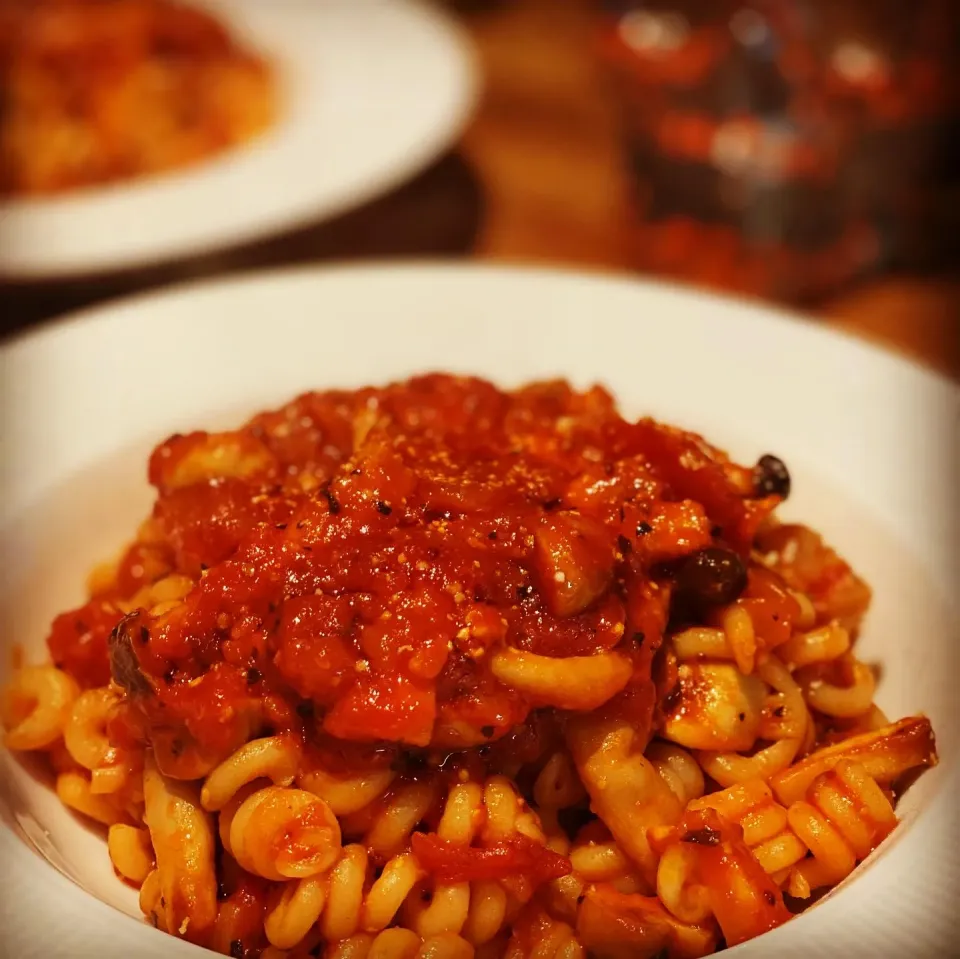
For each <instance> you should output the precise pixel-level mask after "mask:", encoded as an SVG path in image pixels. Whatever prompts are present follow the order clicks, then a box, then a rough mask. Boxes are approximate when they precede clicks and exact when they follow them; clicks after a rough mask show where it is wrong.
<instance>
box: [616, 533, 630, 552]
mask: <svg viewBox="0 0 960 959" xmlns="http://www.w3.org/2000/svg"><path fill="white" fill-rule="evenodd" d="M617 548H618V549H619V550H620V552H621V553H623V555H624V556H629V555H630V552H631V551H632V550H633V543H631V542H630V540H628V539H627V537H626V536H618V537H617Z"/></svg>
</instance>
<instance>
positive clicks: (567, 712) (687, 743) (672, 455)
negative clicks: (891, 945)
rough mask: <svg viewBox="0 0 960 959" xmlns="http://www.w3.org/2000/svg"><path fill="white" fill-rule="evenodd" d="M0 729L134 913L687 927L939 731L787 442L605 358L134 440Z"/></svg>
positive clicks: (555, 936)
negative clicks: (80, 580) (881, 631)
mask: <svg viewBox="0 0 960 959" xmlns="http://www.w3.org/2000/svg"><path fill="white" fill-rule="evenodd" d="M149 479H150V482H151V484H152V485H153V487H154V488H155V489H156V500H155V504H154V507H153V510H152V513H151V515H150V516H149V517H148V518H147V519H146V520H145V521H144V522H143V524H142V525H141V526H140V528H139V530H138V531H137V534H136V537H135V539H134V540H133V542H132V543H131V544H130V545H129V546H128V547H127V548H126V550H125V551H124V552H123V553H122V555H121V556H120V558H119V559H118V560H117V561H116V562H113V563H109V564H106V565H105V566H103V567H102V568H98V569H97V570H95V571H94V573H93V574H92V576H91V579H90V583H89V600H88V602H86V603H85V604H84V605H83V606H81V607H80V608H78V609H73V610H70V611H68V612H65V613H63V614H62V615H60V616H58V617H57V618H56V619H55V620H54V621H53V624H52V626H51V628H50V632H49V636H48V639H47V645H48V648H49V653H50V660H51V662H50V664H49V665H37V666H33V665H24V664H22V663H21V664H19V667H18V669H17V670H16V671H15V673H14V675H13V677H12V680H11V682H10V683H9V685H8V686H7V688H6V689H5V690H4V693H3V697H2V719H3V723H4V726H5V728H6V735H5V741H6V745H7V747H8V748H10V749H12V750H18V751H39V752H41V753H43V754H45V755H46V757H47V759H48V760H49V763H50V765H51V767H52V769H53V771H54V773H55V781H56V791H57V794H58V796H59V798H60V799H61V800H62V801H63V802H64V803H65V804H66V805H67V806H68V807H70V808H71V809H73V810H75V811H76V812H78V813H79V814H81V815H82V816H84V817H87V818H88V819H90V820H93V821H95V822H97V823H100V824H102V825H103V826H104V827H106V830H107V831H106V836H107V846H108V851H109V855H110V857H111V859H112V861H113V865H114V868H115V870H116V872H117V874H118V876H119V877H120V878H122V879H123V880H125V881H126V882H129V883H131V884H133V885H135V886H137V887H138V888H139V890H140V893H139V895H140V905H141V908H142V911H143V913H144V915H145V916H146V917H147V919H148V920H149V921H150V922H151V923H153V924H154V925H155V926H157V927H158V928H160V929H162V930H165V931H166V932H168V933H170V934H172V935H174V936H179V937H182V938H185V939H187V940H190V941H192V942H194V943H197V944H200V945H203V946H206V947H208V948H210V949H212V950H214V951H216V952H219V953H221V954H223V955H229V956H234V957H244V959H250V957H261V959H281V957H290V959H305V957H308V956H323V957H335V959H413V957H423V959H469V957H473V956H476V957H477V959H497V957H506V959H580V957H587V956H592V957H598V959H626V957H640V959H643V957H647V959H653V957H674V959H694V957H698V956H704V955H708V954H710V953H712V952H714V951H716V950H717V949H720V948H723V947H724V945H726V946H732V945H735V944H737V943H740V942H743V941H745V940H747V939H750V938H752V937H754V936H757V935H760V934H762V933H764V932H766V931H768V930H770V929H773V928H774V927H776V926H779V925H780V924H782V923H784V922H786V921H788V920H789V919H790V918H791V916H792V915H794V914H795V913H797V912H798V911H800V910H801V909H802V908H803V907H804V906H805V905H807V904H809V903H810V902H812V901H814V900H815V899H816V897H817V896H819V895H820V894H822V893H823V892H824V891H825V890H827V889H829V888H831V887H833V886H834V885H836V884H837V883H839V882H840V881H841V880H843V879H844V878H845V877H846V876H848V875H849V874H850V873H851V872H852V871H853V870H854V868H855V867H856V866H857V864H858V863H860V862H861V861H862V860H864V859H865V858H866V857H867V856H869V855H870V853H871V852H872V851H873V850H874V849H875V848H876V847H877V846H878V844H879V843H881V842H882V840H883V839H884V838H885V837H886V836H887V835H888V834H889V833H890V831H891V830H892V829H894V828H895V825H896V821H897V820H896V816H895V813H894V806H895V804H896V800H897V797H898V795H899V794H900V792H901V791H902V789H903V788H904V786H905V784H906V782H907V780H908V778H909V777H911V776H913V775H914V774H915V773H916V772H917V771H919V770H920V769H922V768H923V767H926V766H930V765H932V764H934V763H936V761H937V758H936V750H935V744H934V737H933V733H932V730H931V728H930V723H929V721H928V720H927V719H925V718H924V717H922V716H914V717H908V718H904V719H899V720H896V721H891V720H890V719H889V718H888V717H886V716H885V715H884V714H883V712H882V711H881V710H880V709H879V708H878V707H877V706H876V705H875V704H874V701H873V700H874V686H875V678H874V673H873V671H872V670H871V668H870V667H869V666H868V665H867V664H866V663H864V662H862V661H861V660H860V659H858V658H857V655H856V647H855V643H856V639H857V634H858V631H859V630H860V626H861V621H862V619H863V617H864V614H865V613H866V611H867V608H868V605H869V602H870V590H869V588H868V587H867V585H866V584H865V583H864V582H863V580H862V579H860V577H858V576H857V574H856V573H855V572H854V571H853V570H852V569H851V567H850V566H849V565H848V564H847V563H846V562H845V561H844V560H843V559H841V558H840V557H839V556H838V555H837V554H836V553H835V552H834V551H833V550H832V549H831V548H830V547H829V546H828V545H827V544H826V543H825V542H824V541H823V540H822V539H821V538H820V536H819V535H817V534H816V533H815V532H813V531H812V530H810V529H808V528H807V527H805V526H800V525H795V524H789V523H782V522H779V521H778V520H777V519H776V518H775V515H774V514H775V510H776V508H777V506H778V505H779V504H780V503H781V502H782V501H783V500H784V499H785V498H786V497H787V496H788V495H789V493H790V475H789V472H788V470H787V468H786V466H785V465H784V463H783V462H782V461H781V460H780V459H778V458H777V457H775V456H772V455H765V456H763V457H761V458H760V459H759V461H758V462H757V463H756V464H755V465H753V466H741V465H738V464H736V463H734V462H732V461H731V460H730V459H729V458H728V457H727V456H726V455H725V454H724V453H723V452H721V451H720V450H718V449H716V448H715V447H713V446H711V445H710V444H708V443H707V442H706V441H705V440H704V439H702V438H701V437H700V436H697V435H695V434H692V433H689V432H685V431H683V430H681V429H677V428H674V427H671V426H666V425H663V424H661V423H658V422H655V421H653V420H651V419H646V418H645V419H640V420H638V421H633V422H631V421H628V420H626V419H625V418H623V417H622V416H621V415H620V414H619V413H618V411H617V408H616V405H615V403H614V400H613V399H612V397H611V396H610V394H609V393H607V392H606V391H605V390H604V389H602V388H600V387H593V388H591V389H588V390H586V391H584V392H578V391H576V390H574V389H573V388H571V387H570V386H569V385H567V384H566V383H564V382H544V383H535V384H532V385H528V386H525V387H523V388H520V389H517V390H514V391H512V392H505V391H501V390H499V389H497V388H496V387H494V386H493V385H491V384H489V383H487V382H484V381H482V380H478V379H472V378H464V377H454V376H450V375H444V374H434V375H428V376H422V377H418V378H415V379H412V380H409V381H407V382H402V383H396V384H392V385H389V386H386V387H384V388H365V389H360V390H351V391H347V390H333V391H328V392H321V393H310V394H307V395H303V396H300V397H298V398H296V399H294V400H293V401H292V402H290V403H289V404H287V405H286V406H284V407H282V408H280V409H277V410H273V411H270V412H266V413H262V414H260V415H258V416H255V417H254V418H253V419H251V420H250V421H249V422H248V423H247V424H246V425H244V426H243V427H241V428H240V429H238V430H235V431H229V432H222V433H210V432H193V433H189V434H186V435H175V436H171V437H170V438H169V439H167V440H166V441H164V442H163V443H161V444H160V445H159V446H158V447H157V448H156V449H155V450H154V452H153V454H152V456H151V458H150V462H149Z"/></svg>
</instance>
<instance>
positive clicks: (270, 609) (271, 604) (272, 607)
mask: <svg viewBox="0 0 960 959" xmlns="http://www.w3.org/2000/svg"><path fill="white" fill-rule="evenodd" d="M276 611H277V604H276V603H275V602H274V601H273V600H272V599H271V600H270V602H269V603H267V612H268V613H275V612H276Z"/></svg>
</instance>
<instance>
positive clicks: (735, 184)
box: [602, 0, 960, 302]
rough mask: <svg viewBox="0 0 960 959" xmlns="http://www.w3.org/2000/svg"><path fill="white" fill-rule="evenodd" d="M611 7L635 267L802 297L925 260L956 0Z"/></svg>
mask: <svg viewBox="0 0 960 959" xmlns="http://www.w3.org/2000/svg"><path fill="white" fill-rule="evenodd" d="M605 8H606V10H605V12H606V17H605V23H604V28H603V34H602V49H603V54H604V57H605V59H606V60H607V62H608V63H609V64H610V65H611V66H612V67H613V74H614V77H615V80H616V83H617V87H618V94H619V96H620V99H621V102H622V103H623V105H624V108H625V109H624V112H625V125H626V141H627V145H628V156H629V162H630V164H631V170H632V173H633V174H634V183H635V186H636V190H635V203H636V207H637V213H638V216H637V219H636V223H637V225H636V228H635V230H633V231H632V244H633V250H632V252H633V255H634V257H635V261H636V264H637V266H638V267H640V268H642V269H648V270H651V271H655V272H657V273H660V274H666V275H669V276H675V277H679V278H684V279H688V280H692V281H695V282H700V283H704V284H708V285H711V286H717V287H721V288H725V289H729V290H734V291H739V292H743V293H748V294H753V295H758V296H764V297H769V298H774V299H779V300H784V301H789V302H806V301H810V300H813V299H817V298H821V297H823V296H826V295H828V294H829V293H831V292H833V291H834V290H836V289H837V288H839V287H841V286H842V285H844V284H846V283H847V282H849V281H850V280H853V279H854V278H857V277H859V276H862V275H865V274H866V273H868V272H871V271H875V270H878V269H880V268H883V267H887V266H890V265H894V264H896V263H897V262H898V261H905V260H909V259H911V258H913V259H914V260H916V259H917V257H918V256H919V257H920V258H921V259H922V256H923V249H922V248H923V245H924V243H926V242H927V240H928V235H927V231H926V229H925V222H926V220H927V218H928V215H929V214H930V213H931V208H932V207H934V206H935V204H936V203H937V192H936V191H937V188H938V184H940V183H941V182H942V181H943V180H944V179H945V173H946V172H947V171H944V170H943V169H942V167H943V166H944V162H945V161H944V156H945V152H944V150H945V148H944V146H943V143H944V141H945V138H946V136H947V133H948V130H949V126H950V124H951V122H955V119H956V98H957V97H956V85H955V84H954V83H953V82H951V81H952V79H954V78H951V77H950V76H949V74H950V72H951V71H952V70H953V69H954V64H955V59H954V57H955V52H954V51H953V49H952V44H953V43H954V41H955V40H956V36H957V33H956V31H957V26H958V18H960V0H916V2H912V3H909V2H906V0H649V2H619V3H609V2H608V3H606V4H605Z"/></svg>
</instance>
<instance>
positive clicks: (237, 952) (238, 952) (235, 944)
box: [230, 939, 243, 959]
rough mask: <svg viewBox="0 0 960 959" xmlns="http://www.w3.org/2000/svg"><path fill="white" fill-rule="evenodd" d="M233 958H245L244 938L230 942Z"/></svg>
mask: <svg viewBox="0 0 960 959" xmlns="http://www.w3.org/2000/svg"><path fill="white" fill-rule="evenodd" d="M230 957H231V959H243V940H242V939H234V940H232V941H231V943H230Z"/></svg>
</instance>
